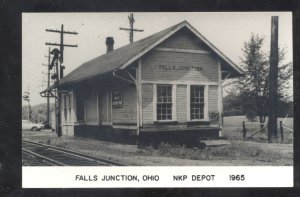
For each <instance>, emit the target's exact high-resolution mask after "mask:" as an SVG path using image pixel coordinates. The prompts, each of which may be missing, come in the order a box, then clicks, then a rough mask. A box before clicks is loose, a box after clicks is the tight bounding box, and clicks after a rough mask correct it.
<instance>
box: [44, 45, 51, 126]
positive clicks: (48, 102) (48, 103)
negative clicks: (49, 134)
mask: <svg viewBox="0 0 300 197" xmlns="http://www.w3.org/2000/svg"><path fill="white" fill-rule="evenodd" d="M50 50H51V49H50V47H49V50H48V55H47V56H45V57H47V58H48V65H47V67H48V68H47V71H48V72H47V89H49V87H50V55H51V54H50ZM46 98H47V121H46V124H45V128H46V129H51V127H50V95H49V94H47V95H46Z"/></svg>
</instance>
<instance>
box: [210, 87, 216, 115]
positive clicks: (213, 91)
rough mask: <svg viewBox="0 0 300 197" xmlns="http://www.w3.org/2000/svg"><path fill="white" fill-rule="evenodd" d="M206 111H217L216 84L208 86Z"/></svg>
mask: <svg viewBox="0 0 300 197" xmlns="http://www.w3.org/2000/svg"><path fill="white" fill-rule="evenodd" d="M208 112H218V86H217V85H210V86H208Z"/></svg>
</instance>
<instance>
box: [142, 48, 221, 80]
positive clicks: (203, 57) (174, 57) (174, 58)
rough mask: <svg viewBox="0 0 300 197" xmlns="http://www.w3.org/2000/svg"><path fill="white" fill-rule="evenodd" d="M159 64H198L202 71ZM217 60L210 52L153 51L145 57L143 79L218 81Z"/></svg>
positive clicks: (190, 65)
mask: <svg viewBox="0 0 300 197" xmlns="http://www.w3.org/2000/svg"><path fill="white" fill-rule="evenodd" d="M159 65H167V66H177V67H180V66H189V67H193V66H197V67H202V68H203V70H202V71H194V70H192V71H174V70H162V69H159ZM217 72H218V68H217V61H216V60H215V59H214V58H213V56H212V55H209V54H195V53H177V52H163V51H151V52H149V54H147V55H145V57H144V58H143V70H142V79H143V80H169V81H178V80H188V81H198V82H208V81H209V82H217V81H218V75H217Z"/></svg>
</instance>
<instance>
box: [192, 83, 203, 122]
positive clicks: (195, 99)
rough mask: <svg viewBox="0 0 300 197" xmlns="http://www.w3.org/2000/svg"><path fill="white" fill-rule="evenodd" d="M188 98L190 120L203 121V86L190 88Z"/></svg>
mask: <svg viewBox="0 0 300 197" xmlns="http://www.w3.org/2000/svg"><path fill="white" fill-rule="evenodd" d="M190 98H191V100H190V113H191V119H192V120H201V119H204V105H205V103H204V86H196V85H193V86H191V95H190Z"/></svg>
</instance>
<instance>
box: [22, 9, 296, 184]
mask: <svg viewBox="0 0 300 197" xmlns="http://www.w3.org/2000/svg"><path fill="white" fill-rule="evenodd" d="M292 35H293V34H292V13H291V12H106V13H104V12H103V13H101V12H94V13H23V14H22V166H23V169H29V168H32V169H33V168H38V167H41V166H43V167H49V166H51V167H53V168H52V169H54V168H55V167H60V166H65V167H66V166H67V167H68V168H64V169H69V168H72V167H86V166H89V167H91V166H96V167H103V169H105V170H108V169H112V168H113V167H116V166H117V167H138V166H143V167H166V166H168V167H183V166H190V167H191V166H192V167H197V168H198V169H201V168H200V167H204V166H205V167H224V169H227V168H226V167H228V169H229V167H239V166H240V167H246V166H252V167H257V166H258V167H260V169H261V170H262V172H263V171H264V167H291V168H289V169H293V168H292V167H293V162H294V161H293V158H294V154H293V143H294V138H293V136H294V126H293V122H294V121H293V105H294V104H293V102H294V100H293V36H292ZM107 167H109V168H107ZM197 168H195V169H197ZM38 169H39V172H41V173H42V172H43V171H42V169H43V168H38ZM122 169H123V168H122ZM133 169H134V168H133ZM151 169H152V168H151ZM153 169H155V168H153ZM216 169H217V168H216ZM24 172H25V171H23V175H24ZM131 172H132V171H131ZM217 172H218V170H216V173H217ZM25 173H26V172H25ZM45 173H47V172H45ZM74 173H76V172H74ZM144 173H146V172H144ZM149 173H150V172H149ZM156 173H157V174H156V175H154V174H153V176H152V175H151V177H150V175H149V177H148V178H145V179H147V180H148V179H150V180H151V181H159V180H158V179H159V175H160V173H158V172H156ZM166 173H167V172H166ZM292 173H293V171H291V177H292ZM124 174H126V173H125V172H124ZM124 174H123V175H107V176H106V175H105V176H104V175H103V176H102V175H101V176H100V175H92V174H89V175H83V174H80V173H79V172H78V174H76V175H75V174H74V181H82V180H84V181H97V180H98V181H99V180H101V181H106V182H109V181H111V182H112V181H133V182H134V181H137V182H142V181H146V180H145V179H144V176H142V175H141V176H140V177H138V176H135V175H124ZM178 175H179V174H178ZM176 176H177V175H176ZM176 176H175V174H174V176H172V177H171V179H170V180H172V181H182V182H180V184H183V182H184V180H185V179H189V178H191V181H214V178H215V179H216V180H218V178H217V177H218V174H216V175H213V174H205V175H203V174H202V175H199V174H196V173H195V174H193V175H192V174H191V175H190V177H189V176H187V177H185V175H182V176H178V177H176ZM268 178H269V179H270V177H268ZM156 179H157V180H156ZM244 179H246V180H247V179H248V180H249V177H247V175H244V174H232V175H230V176H229V180H230V181H233V180H238V181H244ZM26 180H29V179H26ZM283 180H284V178H283ZM23 181H24V180H23ZM36 181H37V180H36ZM61 181H64V180H61ZM290 181H293V180H292V178H291V180H290ZM254 182H255V180H254ZM23 184H24V182H23ZM178 184H179V183H178ZM94 186H95V185H94ZM243 186H246V187H247V185H243ZM291 186H292V185H291ZM40 187H42V186H40ZM45 187H46V185H45ZM96 187H97V186H96ZM130 187H131V186H130Z"/></svg>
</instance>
